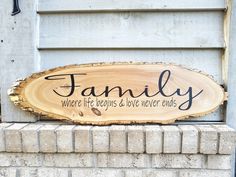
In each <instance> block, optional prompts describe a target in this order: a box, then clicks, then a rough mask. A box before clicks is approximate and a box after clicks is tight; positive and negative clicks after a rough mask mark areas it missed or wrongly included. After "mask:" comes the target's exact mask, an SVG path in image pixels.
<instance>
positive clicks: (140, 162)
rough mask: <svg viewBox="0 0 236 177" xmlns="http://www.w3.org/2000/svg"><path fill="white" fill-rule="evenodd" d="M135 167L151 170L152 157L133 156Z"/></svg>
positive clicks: (145, 155) (144, 155) (146, 155)
mask: <svg viewBox="0 0 236 177" xmlns="http://www.w3.org/2000/svg"><path fill="white" fill-rule="evenodd" d="M132 156H133V157H132V159H133V167H135V168H149V167H150V166H151V164H150V162H151V160H150V155H148V154H132Z"/></svg>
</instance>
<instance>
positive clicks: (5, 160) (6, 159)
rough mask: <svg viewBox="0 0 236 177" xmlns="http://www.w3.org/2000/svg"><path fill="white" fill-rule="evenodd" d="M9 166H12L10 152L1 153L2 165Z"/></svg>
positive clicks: (0, 164) (0, 163) (0, 161)
mask: <svg viewBox="0 0 236 177" xmlns="http://www.w3.org/2000/svg"><path fill="white" fill-rule="evenodd" d="M9 166H11V160H10V158H9V154H8V153H0V167H9ZM0 169H1V168H0ZM0 176H1V175H0Z"/></svg>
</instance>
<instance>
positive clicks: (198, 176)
mask: <svg viewBox="0 0 236 177" xmlns="http://www.w3.org/2000/svg"><path fill="white" fill-rule="evenodd" d="M179 176H180V177H231V172H230V171H227V170H199V169H198V170H181V171H180V173H179Z"/></svg>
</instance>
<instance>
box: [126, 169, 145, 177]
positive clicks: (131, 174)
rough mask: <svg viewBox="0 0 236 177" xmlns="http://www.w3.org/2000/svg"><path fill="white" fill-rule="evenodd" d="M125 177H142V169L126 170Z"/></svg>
mask: <svg viewBox="0 0 236 177" xmlns="http://www.w3.org/2000/svg"><path fill="white" fill-rule="evenodd" d="M125 177H143V173H142V170H137V169H135V170H126V171H125Z"/></svg>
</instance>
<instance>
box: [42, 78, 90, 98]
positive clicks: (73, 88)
mask: <svg viewBox="0 0 236 177" xmlns="http://www.w3.org/2000/svg"><path fill="white" fill-rule="evenodd" d="M75 75H86V74H85V73H76V74H58V75H50V76H47V77H45V79H46V80H63V79H66V77H67V76H69V77H70V83H71V85H69V86H61V87H69V88H71V89H70V92H69V93H68V94H67V95H62V94H60V93H58V92H57V91H56V90H55V89H53V91H54V92H55V93H56V94H57V95H59V96H61V97H69V96H71V95H73V93H74V91H75V87H79V86H76V85H75V77H74V76H75ZM63 76H64V77H63Z"/></svg>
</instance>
